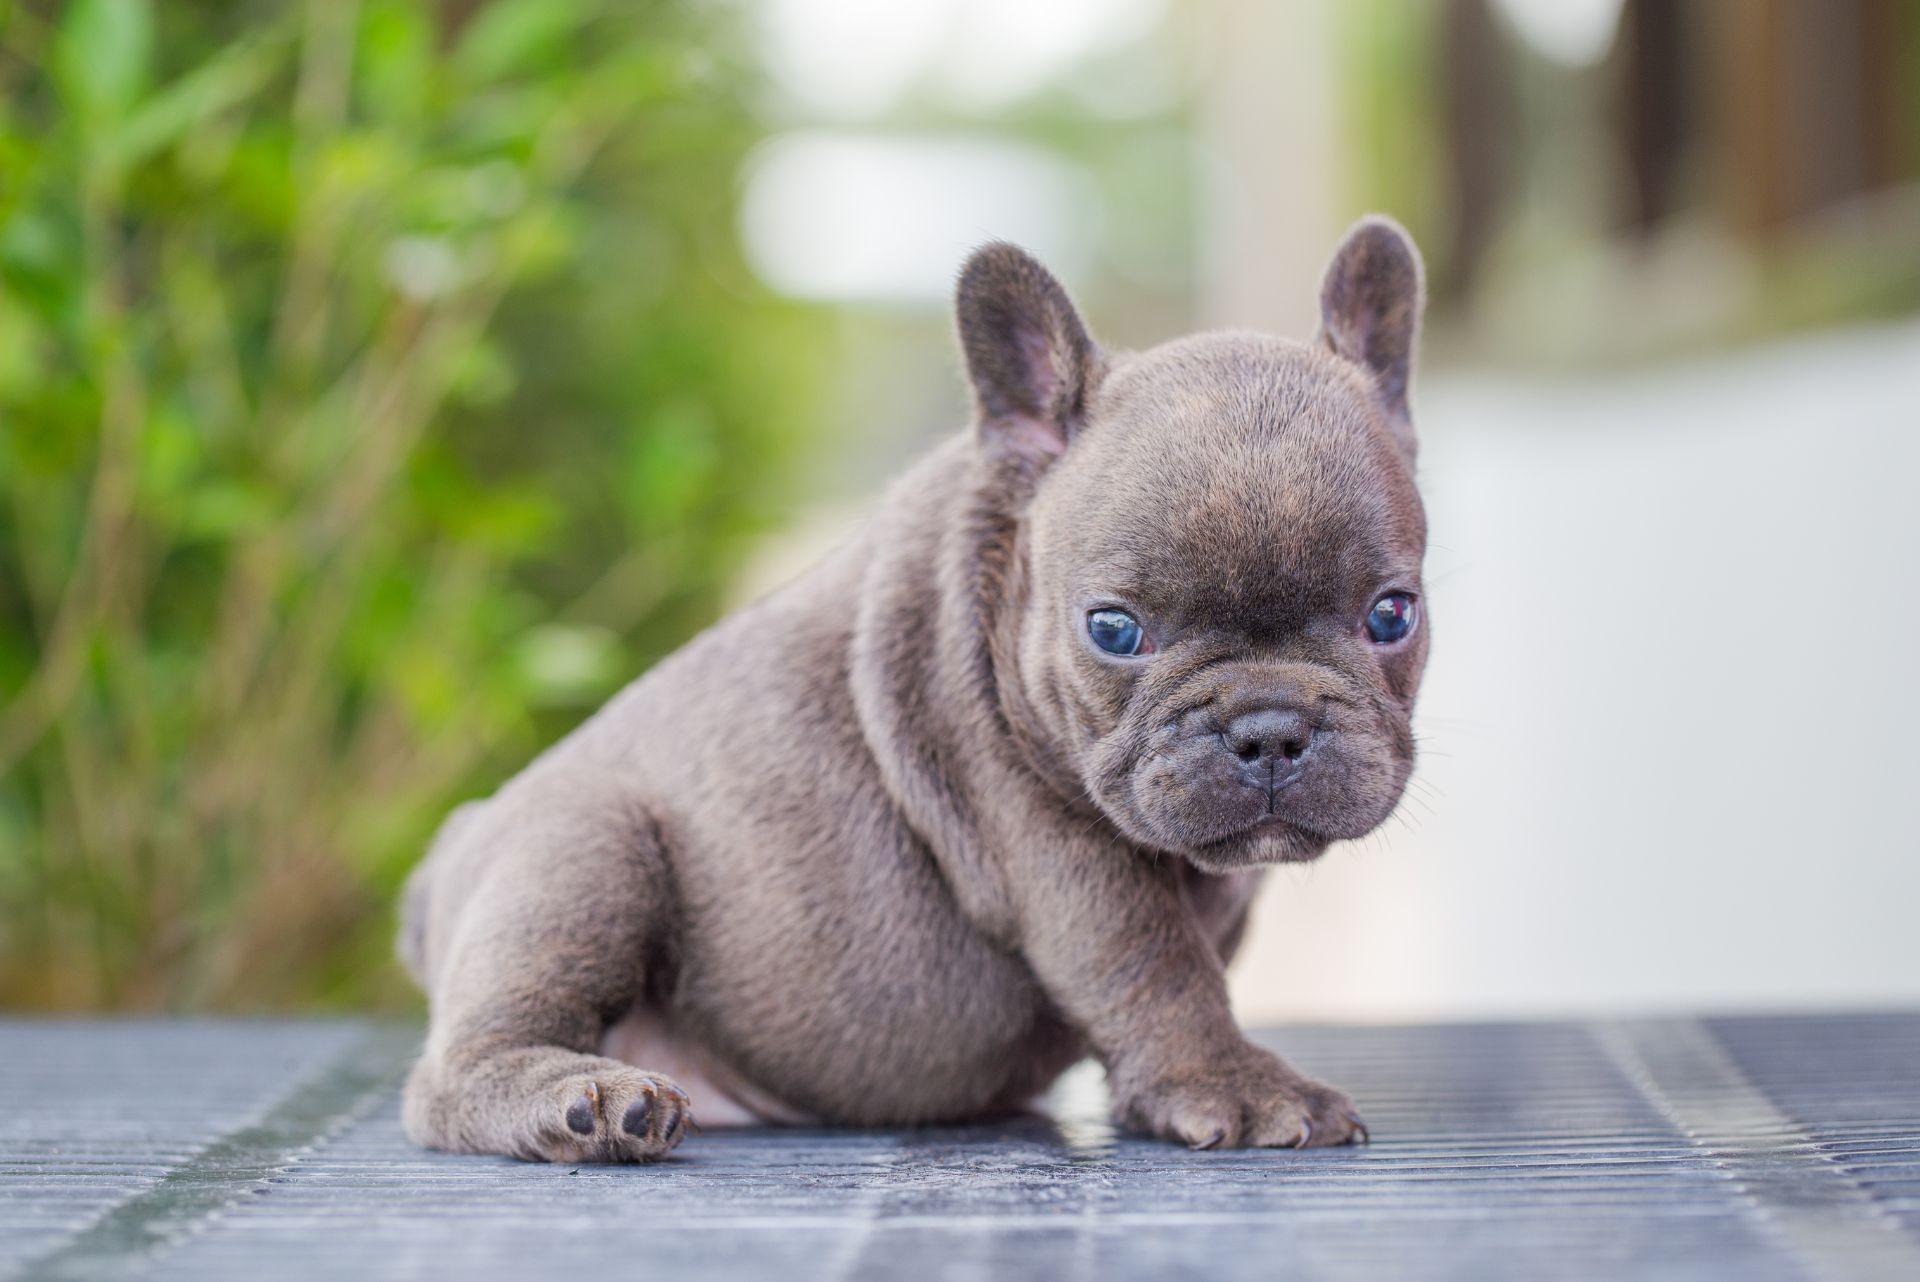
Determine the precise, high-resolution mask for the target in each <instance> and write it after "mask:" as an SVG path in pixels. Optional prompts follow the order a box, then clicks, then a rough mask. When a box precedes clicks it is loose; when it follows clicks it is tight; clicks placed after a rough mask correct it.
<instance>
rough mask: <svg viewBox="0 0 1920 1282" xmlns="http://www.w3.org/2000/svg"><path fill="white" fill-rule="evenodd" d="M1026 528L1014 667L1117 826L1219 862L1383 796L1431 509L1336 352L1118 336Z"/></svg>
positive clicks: (1421, 609)
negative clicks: (1145, 344)
mask: <svg viewBox="0 0 1920 1282" xmlns="http://www.w3.org/2000/svg"><path fill="white" fill-rule="evenodd" d="M1025 536H1026V547H1027V557H1028V565H1029V575H1030V579H1029V582H1030V585H1031V591H1030V595H1029V598H1028V601H1027V605H1026V613H1025V616H1024V618H1023V620H1022V622H1021V634H1020V641H1019V647H1018V650H1019V667H1020V672H1019V680H1020V682H1021V684H1022V688H1023V690H1024V692H1025V694H1026V697H1027V701H1028V703H1029V704H1030V706H1031V707H1032V708H1033V709H1034V713H1035V716H1036V717H1038V718H1039V720H1040V721H1041V722H1042V723H1043V725H1044V727H1045V732H1046V734H1047V736H1048V738H1049V739H1050V740H1052V747H1053V748H1054V750H1055V751H1056V752H1057V753H1059V754H1060V756H1061V757H1062V758H1064V759H1065V760H1066V761H1068V762H1070V763H1071V766H1072V768H1073V769H1074V770H1075V771H1076V772H1077V773H1078V774H1079V776H1080V780H1081V782H1082V784H1083V785H1084V787H1085V789H1086V792H1087V795H1088V796H1090V797H1091V798H1092V799H1093V800H1094V802H1095V803H1096V804H1097V805H1098V806H1099V807H1100V809H1101V810H1102V811H1103V812H1104V813H1105V814H1106V815H1107V817H1108V818H1109V819H1110V820H1111V821H1112V822H1113V823H1114V825H1115V826H1116V827H1118V828H1119V830H1120V831H1121V832H1122V833H1124V834H1125V835H1126V836H1127V837H1128V838H1130V839H1131V840H1133V841H1135V842H1137V843H1139V844H1140V845H1142V846H1145V847H1149V848H1152V849H1155V850H1161V851H1167V852H1171V853H1175V854H1179V855H1183V856H1185V857H1187V858H1188V859H1190V860H1191V861H1192V862H1193V863H1195V864H1196V865H1198V866H1199V867H1201V868H1203V869H1207V870H1209V871H1215V872H1218V871H1225V870H1227V869H1230V868H1235V867H1240V866H1244V865H1247V864H1254V863H1266V862H1273V861H1278V860H1301V859H1311V858H1313V857H1315V856H1316V855H1318V854H1319V853H1320V852H1321V851H1322V850H1323V849H1325V847H1326V845H1327V844H1328V843H1329V842H1331V841H1334V840H1338V839H1341V838H1351V837H1358V836H1361V835H1363V834H1365V833H1367V832H1369V831H1371V830H1372V829H1373V828H1375V827H1376V826H1378V825H1379V824H1380V823H1381V822H1382V821H1383V820H1385V819H1386V817H1387V816H1388V814H1389V813H1391V811H1392V810H1393V808H1394V806H1395V804H1396V803H1397V802H1398V801H1399V798H1400V794H1401V791H1402V789H1403V788H1404V787H1405V785H1406V782H1407V778H1408V775H1409V774H1410V773H1411V771H1412V768H1413V755H1414V744H1413V736H1412V733H1411V730H1410V728H1409V717H1410V715H1411V713H1412V709H1413V700H1414V694H1415V692H1416V690H1417V688H1418V686H1419V683H1420V674H1421V670H1422V667H1423V666H1424V664H1425V661H1426V653H1427V634H1428V627H1427V620H1426V618H1425V613H1426V610H1425V603H1424V601H1423V598H1422V591H1421V582H1420V565H1421V558H1422V555H1423V553H1424V551H1425V543H1426V527H1425V517H1424V515H1423V513H1422V510H1421V506H1420V500H1419V496H1418V494H1417V493H1416V491H1415V489H1414V486H1413V481H1412V476H1411V465H1410V462H1409V460H1408V459H1407V458H1406V457H1405V455H1404V453H1403V452H1402V450H1401V449H1400V448H1399V447H1398V446H1396V444H1395V442H1394V438H1393V435H1392V433H1391V431H1390V430H1389V427H1388V426H1387V423H1386V421H1385V419H1384V418H1383V416H1382V413H1381V409H1380V405H1379V401H1378V398H1377V396H1376V395H1375V394H1374V392H1373V389H1372V388H1371V387H1370V386H1369V384H1368V382H1367V380H1366V378H1365V377H1364V376H1363V375H1362V374H1361V373H1360V372H1359V371H1358V370H1357V369H1356V368H1355V367H1354V366H1352V365H1351V364H1348V363H1346V362H1343V361H1341V360H1339V359H1337V358H1336V357H1334V356H1332V355H1331V354H1329V353H1327V352H1325V351H1322V350H1320V349H1318V348H1309V347H1306V346H1303V345H1300V344H1294V343H1287V342H1284V341H1281V340H1278V339H1268V338H1261V337H1255V336H1233V335H1203V336H1200V337H1197V338H1192V339H1187V340H1184V341H1182V342H1179V343H1175V344H1169V345H1167V346H1164V347H1160V348H1156V349H1154V350H1152V351H1150V352H1147V353H1144V354H1142V355H1139V356H1134V357H1130V358H1127V359H1126V360H1124V361H1123V362H1121V363H1120V364H1118V365H1117V366H1116V367H1114V368H1113V369H1112V370H1111V371H1110V372H1109V373H1108V374H1107V375H1106V377H1105V378H1104V379H1103V380H1102V381H1101V383H1100V385H1099V386H1098V388H1097V389H1096V390H1094V392H1093V394H1092V395H1091V397H1090V398H1089V401H1088V405H1087V412H1086V420H1085V425H1084V426H1083V427H1082V428H1081V429H1080V431H1079V432H1078V433H1077V434H1076V435H1075V437H1074V439H1073V444H1072V448H1070V449H1067V450H1066V451H1065V452H1064V453H1063V454H1062V456H1061V457H1060V458H1059V459H1058V461H1057V462H1056V463H1055V464H1054V465H1053V466H1052V468H1051V469H1050V471H1049V472H1048V473H1047V475H1046V478H1045V480H1044V481H1043V482H1042V484H1041V485H1040V487H1039V489H1038V491H1037V492H1036V493H1035V495H1034V499H1033V502H1032V505H1031V507H1030V508H1029V510H1028V513H1027V518H1026V525H1025Z"/></svg>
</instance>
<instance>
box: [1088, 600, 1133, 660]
mask: <svg viewBox="0 0 1920 1282" xmlns="http://www.w3.org/2000/svg"><path fill="white" fill-rule="evenodd" d="M1087 635H1088V636H1090V637H1092V638H1093V643H1094V644H1095V645H1097V646H1099V647H1100V648H1101V649H1102V650H1105V651H1106V652H1107V653H1108V654H1118V655H1129V654H1139V653H1140V647H1141V643H1142V642H1143V641H1144V640H1145V638H1144V636H1143V635H1142V634H1141V631H1140V624H1139V622H1138V620H1136V619H1135V618H1134V617H1133V616H1132V615H1131V614H1128V613H1127V612H1126V611H1125V610H1095V611H1093V612H1092V613H1091V614H1089V615H1087Z"/></svg>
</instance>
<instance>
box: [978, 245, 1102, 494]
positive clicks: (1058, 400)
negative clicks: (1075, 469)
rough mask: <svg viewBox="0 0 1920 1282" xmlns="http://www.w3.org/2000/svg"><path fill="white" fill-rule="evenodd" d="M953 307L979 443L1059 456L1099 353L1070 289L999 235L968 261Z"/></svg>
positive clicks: (1035, 457)
mask: <svg viewBox="0 0 1920 1282" xmlns="http://www.w3.org/2000/svg"><path fill="white" fill-rule="evenodd" d="M954 312H955V317H956V320H957V321H958V323H959V328H960V347H961V350H962V351H963V352H964V353H965V354H966V359H967V377H968V379H969V380H970V381H971V382H972V384H973V396H974V405H975V409H976V415H977V421H978V428H979V433H980V440H981V444H982V445H983V446H985V447H987V448H989V449H996V450H1011V451H1013V452H1016V453H1018V454H1021V455H1023V456H1026V457H1027V458H1029V459H1030V460H1031V461H1033V462H1036V463H1040V464H1043V465H1044V464H1045V463H1048V462H1050V461H1052V460H1053V459H1054V458H1056V457H1058V456H1059V455H1060V454H1061V453H1062V452H1063V451H1064V450H1065V449H1066V448H1067V443H1068V442H1069V441H1070V440H1072V439H1073V434H1074V432H1075V431H1077V430H1078V429H1079V426H1080V421H1081V416H1082V413H1083V411H1084V408H1085V403H1086V397H1087V392H1088V390H1089V384H1090V383H1091V381H1092V378H1093V372H1094V369H1095V367H1096V365H1097V363H1098V360H1099V349H1098V348H1097V347H1095V345H1094V342H1093V339H1092V338H1090V337H1089V336H1088V334H1087V327H1086V325H1085V324H1083V323H1082V322H1081V320H1080V313H1079V312H1077V311H1075V310H1074V306H1073V300H1071V299H1070V298H1068V297H1067V291H1066V290H1064V289H1062V288H1061V287H1060V282H1059V281H1057V280H1055V279H1054V278H1053V273H1051V272H1049V271H1048V270H1047V269H1046V268H1044V267H1042V266H1041V265H1040V264H1039V262H1037V261H1036V260H1035V259H1034V258H1033V256H1032V255H1030V254H1028V253H1027V252H1026V251H1025V250H1023V249H1020V248H1018V247H1017V246H1014V245H1009V244H1006V243H1005V242H1003V241H995V242H993V243H992V244H988V245H983V246H981V247H980V248H979V249H977V250H975V251H974V252H973V254H972V256H970V257H969V258H968V259H967V262H966V266H965V267H963V268H961V269H960V282H959V285H958V287H957V288H956V290H955V297H954Z"/></svg>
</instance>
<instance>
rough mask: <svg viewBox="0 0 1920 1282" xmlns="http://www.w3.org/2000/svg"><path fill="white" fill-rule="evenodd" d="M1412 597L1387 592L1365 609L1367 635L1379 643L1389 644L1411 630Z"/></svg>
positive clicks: (1412, 615) (1412, 616) (1412, 614)
mask: <svg viewBox="0 0 1920 1282" xmlns="http://www.w3.org/2000/svg"><path fill="white" fill-rule="evenodd" d="M1413 619H1414V604H1413V598H1412V597H1410V596H1408V595H1407V594H1406V593H1404V592H1389V593H1387V594H1386V595H1385V596H1383V597H1381V598H1380V599H1379V600H1378V601H1375V602H1374V603H1373V608H1372V609H1371V610H1368V611H1367V635H1368V636H1370V637H1372V638H1373V639H1374V641H1375V642H1376V643H1378V644H1380V645H1391V644H1392V643H1393V642H1395V641H1398V640H1400V639H1401V638H1402V637H1404V636H1406V635H1407V633H1409V632H1411V631H1413Z"/></svg>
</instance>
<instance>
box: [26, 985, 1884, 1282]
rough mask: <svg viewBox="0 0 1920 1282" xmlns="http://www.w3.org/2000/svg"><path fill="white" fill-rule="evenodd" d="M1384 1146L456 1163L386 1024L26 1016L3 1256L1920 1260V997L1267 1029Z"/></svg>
mask: <svg viewBox="0 0 1920 1282" xmlns="http://www.w3.org/2000/svg"><path fill="white" fill-rule="evenodd" d="M1259 1036H1260V1037H1261V1039H1262V1040H1265V1041H1267V1042H1269V1043H1270V1044H1272V1045H1274V1046H1275V1047H1276V1048H1281V1049H1284V1050H1285V1052H1286V1053H1287V1054H1288V1055H1289V1057H1291V1058H1292V1059H1293V1060H1294V1061H1295V1062H1297V1063H1299V1064H1300V1065H1301V1066H1302V1067H1304V1068H1306V1069H1308V1070H1309V1071H1311V1072H1315V1073H1317V1074H1319V1075H1322V1076H1325V1077H1327V1078H1329V1079H1331V1080H1333V1081H1337V1082H1339V1083H1340V1084H1341V1085H1342V1086H1344V1087H1346V1088H1347V1089H1348V1090H1349V1091H1351V1092H1352V1094H1353V1095H1354V1097H1355V1098H1356V1099H1357V1100H1358V1101H1359V1103H1360V1105H1361V1107H1362V1110H1363V1111H1364V1112H1365V1114H1366V1116H1367V1119H1368V1122H1369V1124H1370V1125H1371V1127H1372V1129H1373V1134H1374V1143H1373V1144H1372V1145H1370V1146H1368V1147H1366V1148H1359V1149H1344V1150H1316V1151H1311V1152H1306V1153H1293V1152H1227V1153H1189V1152H1186V1151H1185V1150H1182V1149H1179V1148H1176V1147H1172V1146H1168V1145H1163V1144H1157V1143H1153V1142H1150V1141H1146V1140H1141V1139H1138V1138H1134V1137H1129V1136H1126V1135H1123V1134H1116V1133H1115V1132H1114V1130H1113V1128H1112V1127H1110V1126H1109V1125H1107V1124H1106V1123H1105V1121H1104V1118H1103V1111H1102V1101H1101V1098H1100V1094H1099V1086H1098V1081H1097V1074H1094V1073H1091V1072H1088V1071H1078V1072H1077V1073H1076V1074H1075V1075H1074V1076H1073V1077H1072V1078H1071V1079H1070V1081H1069V1082H1068V1084H1067V1085H1066V1086H1065V1087H1063V1089H1062V1090H1061V1091H1059V1092H1057V1093H1056V1096H1055V1098H1054V1100H1053V1101H1052V1106H1051V1110H1050V1115H1049V1116H1045V1117H1040V1116H1036V1117H1032V1118H1022V1119H1014V1120H1010V1121H1006V1122H1000V1123H995V1124H991V1125H984V1126H978V1127H968V1128H941V1129H923V1130H908V1131H859V1132H834V1131H815V1130H763V1131H713V1132H709V1133H707V1134H705V1135H701V1136H698V1137H695V1138H694V1139H692V1140H690V1141H689V1142H688V1143H687V1144H685V1145H684V1146H683V1147H682V1149H681V1150H680V1154H679V1156H678V1157H677V1158H676V1159H675V1160H672V1161H669V1162H665V1163H661V1164H659V1165H656V1166H651V1167H638V1168H608V1167H594V1166H542V1165H534V1164H527V1163H520V1162H513V1161H506V1160H498V1159H491V1158H471V1157H454V1156H448V1155H444V1154H435V1153H426V1152H422V1151H419V1150H417V1149H415V1148H413V1147H412V1146H411V1145H409V1144H408V1143H407V1141H406V1139H405V1138H404V1136H402V1135H401V1133H400V1130H399V1124H398V1105H397V1098H396V1092H397V1088H398V1082H399V1079H400V1077H401V1075H402V1074H403V1073H404V1070H405V1067H406V1064H407V1062H408V1060H409V1059H410V1058H411V1055H412V1053H413V1050H414V1048H415V1046H416V1045H417V1040H418V1032H417V1030H416V1029H414V1028H411V1027H408V1026H400V1025H393V1024H379V1023H371V1022H362V1021H339V1022H249V1021H212V1020H197V1021H186V1022H178V1023H168V1022H160V1021H98V1022H85V1021H73V1022H35V1021H25V1020H21V1021H0V1066H4V1067H3V1068H0V1278H12V1277H22V1278H114V1277H140V1278H163V1279H166V1278H178V1279H183V1280H184V1279H194V1280H195V1282H199V1280H202V1279H223V1278H254V1277H263V1276H271V1277H274V1278H293V1279H299V1278H306V1277H315V1278H321V1277H343V1276H352V1277H356V1278H402V1277H424V1276H450V1275H451V1276H461V1277H471V1278H489V1277H496V1276H498V1277H508V1276H528V1275H552V1274H555V1273H562V1272H566V1271H570V1270H573V1269H580V1270H586V1269H598V1270H602V1271H604V1270H606V1269H607V1268H608V1267H613V1268H617V1269H618V1270H619V1271H620V1274H621V1275H622V1276H631V1277H659V1278H674V1279H681V1278H690V1277H699V1278H734V1277H740V1278H749V1277H768V1276H777V1277H781V1278H789V1277H820V1278H831V1279H843V1278H891V1277H906V1278H915V1279H934V1278H956V1279H958V1278H976V1277H977V1278H981V1279H1008V1278H1021V1277H1034V1278H1046V1279H1056V1278H1058V1279H1108V1278H1114V1279H1128V1278H1151V1277H1166V1276H1170V1275H1175V1274H1178V1275H1188V1274H1196V1273H1203V1274H1204V1276H1207V1277H1208V1278H1209V1279H1210V1282H1214V1280H1225V1279H1237V1278H1243V1277H1244V1278H1274V1277H1280V1276H1285V1277H1288V1278H1330V1279H1341V1278H1356V1279H1363V1278H1380V1277H1389V1276H1390V1277H1396V1278H1461V1279H1498V1278H1528V1279H1534V1278H1550V1277H1568V1278H1593V1277H1605V1278H1625V1279H1632V1278H1661V1279H1677V1278H1711V1277H1727V1278H1739V1279H1743V1280H1748V1279H1752V1280H1758V1282H1765V1280H1767V1279H1776V1278H1777V1279H1803V1278H1833V1277H1839V1278H1848V1277H1858V1278H1889V1279H1893V1278H1902V1279H1911V1278H1920V1013H1905V1014H1894V1013H1886V1014H1860V1015H1839V1016H1832V1015H1828V1016H1808V1017H1790V1018H1757V1017H1746V1018H1718V1019H1698V1020H1694V1019H1663V1020H1634V1021H1595V1022H1584V1023H1575V1022H1568V1023H1516V1024H1484V1025H1431V1026H1410V1027H1357V1028H1292V1029H1287V1030H1284V1031H1273V1032H1264V1033H1261V1034H1259Z"/></svg>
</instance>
